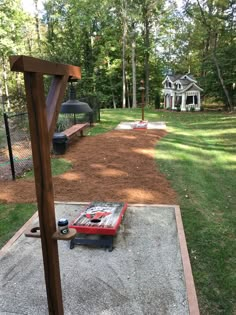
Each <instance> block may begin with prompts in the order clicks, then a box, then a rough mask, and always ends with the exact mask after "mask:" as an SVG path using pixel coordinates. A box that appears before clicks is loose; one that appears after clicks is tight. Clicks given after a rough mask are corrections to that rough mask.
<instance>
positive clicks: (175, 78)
mask: <svg viewBox="0 0 236 315" xmlns="http://www.w3.org/2000/svg"><path fill="white" fill-rule="evenodd" d="M167 79H168V80H170V81H171V82H172V83H178V82H179V83H181V85H182V86H183V90H182V91H186V90H188V89H189V88H190V86H191V87H192V84H194V85H195V87H196V88H197V89H199V90H201V91H202V89H201V88H200V87H199V86H198V85H197V80H196V79H195V78H194V76H193V75H192V74H190V73H187V74H184V75H182V74H176V75H167V76H166V77H165V79H164V81H163V82H162V84H164V83H165V82H166V80H167Z"/></svg>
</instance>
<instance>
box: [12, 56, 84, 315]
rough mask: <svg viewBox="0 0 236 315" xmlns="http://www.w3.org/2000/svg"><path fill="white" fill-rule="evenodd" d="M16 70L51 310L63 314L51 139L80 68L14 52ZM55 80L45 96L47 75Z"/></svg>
mask: <svg viewBox="0 0 236 315" xmlns="http://www.w3.org/2000/svg"><path fill="white" fill-rule="evenodd" d="M10 65H11V70H12V71H17V72H23V73H24V81H25V90H26V99H27V108H28V116H29V126H30V136H31V145H32V156H33V164H34V173H35V187H36V196H37V203H38V215H39V224H40V235H41V244H42V253H43V262H44V273H45V282H46V291H47V300H48V310H49V314H52V315H63V314H64V310H63V302H62V291H61V278H60V269H59V257H58V246H57V240H56V239H55V238H53V235H54V234H55V232H56V228H57V227H56V219H55V209H54V193H53V183H52V173H51V163H50V143H51V139H52V136H53V133H54V130H55V125H56V121H57V118H58V114H59V112H60V106H61V103H62V101H63V96H64V93H65V90H66V86H67V82H68V80H69V79H71V78H73V79H74V78H75V79H80V78H81V72H80V68H79V67H76V66H71V65H64V64H58V63H53V62H49V61H44V60H40V59H36V58H32V57H28V56H11V57H10ZM45 74H47V75H51V76H52V78H53V80H52V83H51V86H50V89H49V93H48V95H47V98H46V99H45V91H44V82H43V75H45ZM36 289H37V288H36Z"/></svg>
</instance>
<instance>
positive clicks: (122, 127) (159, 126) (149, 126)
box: [115, 121, 166, 130]
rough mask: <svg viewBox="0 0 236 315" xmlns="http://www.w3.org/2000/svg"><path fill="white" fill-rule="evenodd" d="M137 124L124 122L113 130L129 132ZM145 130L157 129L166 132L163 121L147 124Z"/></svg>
mask: <svg viewBox="0 0 236 315" xmlns="http://www.w3.org/2000/svg"><path fill="white" fill-rule="evenodd" d="M136 123H137V122H135V121H133V122H130V121H124V122H120V123H119V125H118V126H117V127H116V128H115V130H131V129H133V128H134V126H135V124H136ZM147 129H159V130H166V124H165V123H164V122H163V121H157V122H153V121H152V122H151V121H150V122H148V124H147Z"/></svg>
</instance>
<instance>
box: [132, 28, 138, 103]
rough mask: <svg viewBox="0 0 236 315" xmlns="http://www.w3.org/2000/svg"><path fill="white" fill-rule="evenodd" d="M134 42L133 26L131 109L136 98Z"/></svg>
mask: <svg viewBox="0 0 236 315" xmlns="http://www.w3.org/2000/svg"><path fill="white" fill-rule="evenodd" d="M135 48H136V42H135V32H134V25H133V33H132V84H133V101H132V107H133V108H136V107H137V97H136V93H137V92H136V60H135V59H136V51H135Z"/></svg>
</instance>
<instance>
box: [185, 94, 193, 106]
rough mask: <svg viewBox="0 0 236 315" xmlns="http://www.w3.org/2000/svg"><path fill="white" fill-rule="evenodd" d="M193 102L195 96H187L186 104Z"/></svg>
mask: <svg viewBox="0 0 236 315" xmlns="http://www.w3.org/2000/svg"><path fill="white" fill-rule="evenodd" d="M189 104H193V96H187V99H186V105H189Z"/></svg>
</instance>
